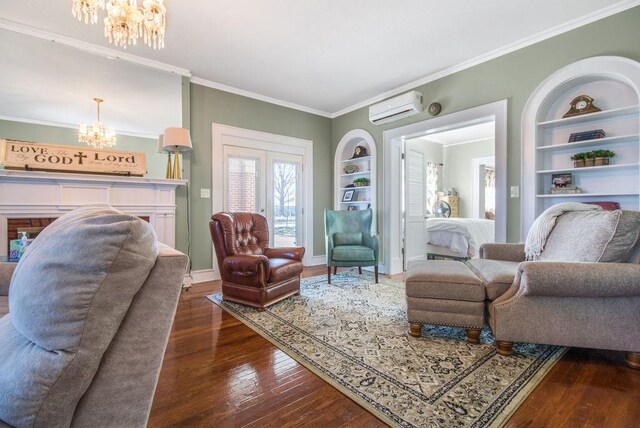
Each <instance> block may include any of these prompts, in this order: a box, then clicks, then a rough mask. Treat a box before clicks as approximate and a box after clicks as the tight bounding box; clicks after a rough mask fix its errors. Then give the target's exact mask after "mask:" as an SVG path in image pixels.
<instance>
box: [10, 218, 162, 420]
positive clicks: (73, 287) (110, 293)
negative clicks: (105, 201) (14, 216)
mask: <svg viewBox="0 0 640 428" xmlns="http://www.w3.org/2000/svg"><path fill="white" fill-rule="evenodd" d="M157 255H158V246H157V242H156V236H155V233H154V231H153V228H152V226H151V225H150V224H149V223H147V222H145V221H143V220H141V219H139V218H138V217H134V216H130V215H126V214H123V213H122V212H119V211H116V210H114V209H112V208H110V207H108V206H90V207H84V208H80V209H77V210H74V211H72V212H70V213H69V214H66V215H64V216H62V217H60V218H59V219H57V220H56V221H54V222H53V223H52V224H51V225H49V226H48V227H47V228H46V229H44V230H43V231H42V233H40V235H39V236H38V237H37V238H36V239H35V240H34V241H33V243H32V244H31V245H30V246H29V247H28V249H27V251H26V252H25V254H24V256H23V257H22V259H21V260H20V262H19V263H18V265H17V266H16V269H15V272H14V275H13V278H12V280H11V287H10V293H9V305H10V308H11V313H10V315H8V316H7V317H5V318H3V319H2V322H0V391H2V393H1V394H0V420H2V421H4V422H6V423H8V424H10V425H14V426H69V425H70V424H71V420H72V418H73V413H74V410H75V408H76V406H77V403H78V401H79V400H80V398H81V397H82V395H83V394H84V393H85V391H86V389H87V388H88V387H89V385H90V384H91V381H92V379H93V377H94V375H95V373H96V371H97V370H98V366H99V365H100V361H101V359H102V356H103V354H104V352H105V350H106V349H107V347H108V345H109V344H110V343H111V341H112V339H113V337H114V335H115V334H116V332H117V331H118V329H119V327H120V323H121V322H122V319H123V318H124V316H125V314H126V313H127V311H128V309H129V305H130V304H131V301H132V299H133V297H134V296H135V294H136V293H137V292H138V290H139V289H140V288H141V286H142V284H143V283H144V281H145V280H146V278H147V276H148V274H149V272H150V271H151V269H152V267H153V266H154V264H155V260H156V257H157Z"/></svg>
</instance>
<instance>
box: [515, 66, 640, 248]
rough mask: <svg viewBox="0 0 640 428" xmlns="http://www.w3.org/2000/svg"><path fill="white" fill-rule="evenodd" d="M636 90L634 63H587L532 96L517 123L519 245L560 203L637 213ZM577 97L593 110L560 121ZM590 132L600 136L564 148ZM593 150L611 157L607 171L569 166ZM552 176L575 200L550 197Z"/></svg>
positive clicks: (639, 121)
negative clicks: (588, 100)
mask: <svg viewBox="0 0 640 428" xmlns="http://www.w3.org/2000/svg"><path fill="white" fill-rule="evenodd" d="M639 90H640V63H638V62H636V61H632V60H629V59H627V58H620V57H594V58H588V59H586V60H582V61H579V62H577V63H574V64H571V65H569V66H567V67H565V68H563V69H561V70H559V71H558V72H556V73H554V74H553V75H552V76H550V77H549V78H548V79H546V80H545V81H544V82H543V83H542V84H541V85H540V86H539V87H538V88H537V89H536V91H535V92H534V93H533V94H532V96H531V97H530V99H529V102H528V103H527V106H526V107H525V111H524V114H523V123H522V129H523V133H522V137H523V162H522V237H523V238H524V237H526V233H527V232H528V229H529V227H530V226H531V224H532V223H533V220H534V219H535V218H536V217H537V216H538V215H540V213H542V212H543V211H544V210H545V209H547V208H549V207H551V206H553V205H555V204H558V203H560V202H569V201H575V202H595V201H613V202H618V203H619V204H620V206H621V207H622V208H624V209H633V210H638V209H640V106H639V104H640V100H639V99H638V95H637V94H638V91H639ZM580 95H588V96H590V97H592V98H593V99H594V101H593V105H595V106H596V107H598V108H599V109H600V111H597V112H593V113H587V114H581V115H577V116H571V117H566V118H563V115H564V114H565V113H566V112H567V111H568V110H569V108H570V104H571V102H572V100H574V99H575V98H576V97H578V96H580ZM593 130H603V131H604V133H605V135H604V137H603V138H592V139H588V140H584V141H574V142H569V140H570V136H571V134H574V133H579V132H586V131H593ZM600 149H606V150H611V151H613V152H614V153H615V156H614V157H612V158H610V159H609V164H608V165H598V166H585V167H575V165H574V161H573V160H571V156H572V155H574V154H576V153H584V152H590V151H593V150H600ZM556 174H565V175H567V174H571V185H572V186H576V187H578V188H579V190H580V193H559V194H558V193H552V191H551V188H552V179H553V176H554V175H556ZM556 177H557V176H556ZM554 191H556V190H554Z"/></svg>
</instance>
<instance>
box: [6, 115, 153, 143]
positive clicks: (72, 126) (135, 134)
mask: <svg viewBox="0 0 640 428" xmlns="http://www.w3.org/2000/svg"><path fill="white" fill-rule="evenodd" d="M0 120H7V121H11V122H18V123H30V124H33V125H45V126H55V127H56V128H68V129H78V128H80V125H76V124H73V123H63V122H54V121H51V120H38V119H24V118H21V117H11V116H2V115H0ZM118 135H126V136H129V137H138V138H149V139H152V140H157V139H158V134H145V133H142V132H128V131H121V130H116V137H117V136H118Z"/></svg>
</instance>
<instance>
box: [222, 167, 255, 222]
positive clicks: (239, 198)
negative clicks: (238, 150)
mask: <svg viewBox="0 0 640 428" xmlns="http://www.w3.org/2000/svg"><path fill="white" fill-rule="evenodd" d="M257 188H258V160H257V159H247V158H240V157H234V156H230V157H229V164H228V168H227V210H228V211H232V212H237V211H243V212H252V213H255V212H258V194H257Z"/></svg>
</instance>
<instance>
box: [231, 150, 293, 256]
mask: <svg viewBox="0 0 640 428" xmlns="http://www.w3.org/2000/svg"><path fill="white" fill-rule="evenodd" d="M223 153H224V187H223V188H224V198H223V206H224V210H225V211H232V212H238V211H241V212H252V213H258V214H261V215H263V216H265V217H266V218H267V222H268V223H269V246H271V247H291V246H298V245H302V244H301V242H302V229H303V227H302V197H301V196H302V182H303V180H302V173H301V172H302V164H303V157H302V156H299V155H291V154H286V153H279V152H272V151H266V150H255V149H247V148H243V147H236V146H230V145H229V146H227V145H225V146H224V149H223Z"/></svg>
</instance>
